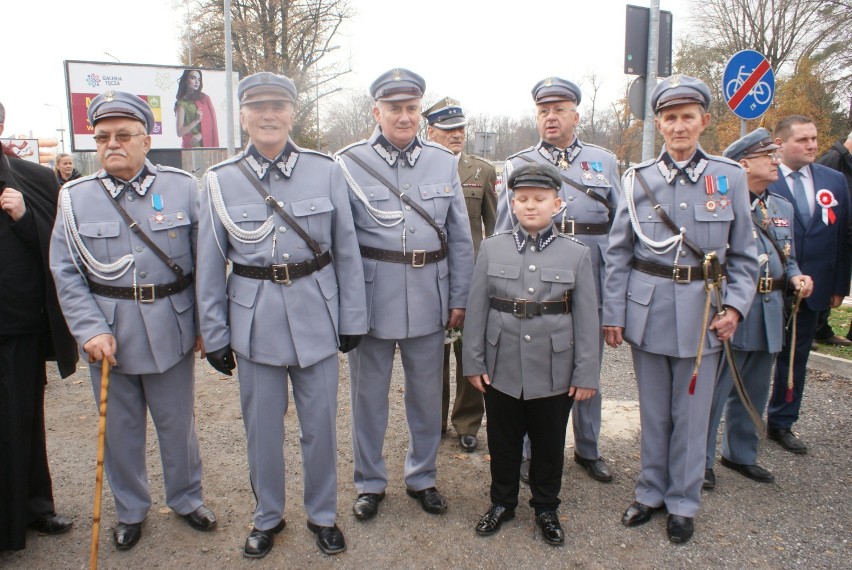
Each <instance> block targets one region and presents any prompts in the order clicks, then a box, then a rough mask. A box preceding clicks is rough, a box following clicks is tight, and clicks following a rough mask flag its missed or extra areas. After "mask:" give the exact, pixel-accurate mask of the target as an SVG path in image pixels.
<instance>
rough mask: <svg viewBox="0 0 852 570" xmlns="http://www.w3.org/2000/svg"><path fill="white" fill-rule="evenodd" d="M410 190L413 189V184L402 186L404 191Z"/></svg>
mask: <svg viewBox="0 0 852 570" xmlns="http://www.w3.org/2000/svg"><path fill="white" fill-rule="evenodd" d="M409 188H411V184H403V185H402V189H403V190H408V189H409Z"/></svg>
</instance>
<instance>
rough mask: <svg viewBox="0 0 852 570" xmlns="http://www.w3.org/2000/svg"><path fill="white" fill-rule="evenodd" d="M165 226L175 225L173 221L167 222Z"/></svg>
mask: <svg viewBox="0 0 852 570" xmlns="http://www.w3.org/2000/svg"><path fill="white" fill-rule="evenodd" d="M166 225H167V226H173V225H175V223H174V222H173V221H171V220H169V222H168V223H167V224H166Z"/></svg>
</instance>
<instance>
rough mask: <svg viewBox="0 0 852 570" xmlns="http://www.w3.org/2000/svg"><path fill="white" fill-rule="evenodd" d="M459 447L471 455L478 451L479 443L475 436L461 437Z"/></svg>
mask: <svg viewBox="0 0 852 570" xmlns="http://www.w3.org/2000/svg"><path fill="white" fill-rule="evenodd" d="M459 445H461V448H462V449H464V450H465V451H467V452H468V453H470V452H472V451H475V450H476V446H477V445H479V441H477V439H476V436H475V435H460V436H459Z"/></svg>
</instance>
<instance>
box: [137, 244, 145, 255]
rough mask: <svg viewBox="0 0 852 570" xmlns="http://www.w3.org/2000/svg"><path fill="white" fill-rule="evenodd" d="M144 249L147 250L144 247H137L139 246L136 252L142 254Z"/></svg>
mask: <svg viewBox="0 0 852 570" xmlns="http://www.w3.org/2000/svg"><path fill="white" fill-rule="evenodd" d="M143 249H145V248H144V247H142V246H141V245H137V246H136V251H137V253H139V252H141V251H142V250H143Z"/></svg>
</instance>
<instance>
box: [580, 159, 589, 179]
mask: <svg viewBox="0 0 852 570" xmlns="http://www.w3.org/2000/svg"><path fill="white" fill-rule="evenodd" d="M580 166H581V167H582V168H583V180H591V179H592V170H591V168H592V167H591V166H589V163H588V162H586V161H583V162H581V163H580Z"/></svg>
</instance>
